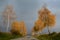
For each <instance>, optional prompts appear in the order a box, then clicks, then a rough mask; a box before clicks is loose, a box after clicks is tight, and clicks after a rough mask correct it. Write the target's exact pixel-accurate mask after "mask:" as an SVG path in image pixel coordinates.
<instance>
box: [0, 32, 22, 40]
mask: <svg viewBox="0 0 60 40" xmlns="http://www.w3.org/2000/svg"><path fill="white" fill-rule="evenodd" d="M19 37H22V35H12V34H11V33H0V40H10V39H14V38H19Z"/></svg>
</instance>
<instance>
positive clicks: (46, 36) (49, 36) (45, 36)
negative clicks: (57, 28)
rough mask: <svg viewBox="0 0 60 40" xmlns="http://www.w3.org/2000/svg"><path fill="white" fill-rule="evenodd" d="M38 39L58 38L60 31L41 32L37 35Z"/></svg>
mask: <svg viewBox="0 0 60 40" xmlns="http://www.w3.org/2000/svg"><path fill="white" fill-rule="evenodd" d="M37 38H38V39H39V40H60V33H56V32H53V33H51V34H43V35H40V36H38V37H37Z"/></svg>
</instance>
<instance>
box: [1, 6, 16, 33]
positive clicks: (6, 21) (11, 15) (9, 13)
mask: <svg viewBox="0 0 60 40" xmlns="http://www.w3.org/2000/svg"><path fill="white" fill-rule="evenodd" d="M2 17H3V25H4V26H5V27H6V32H8V30H9V27H10V25H11V22H12V21H14V20H16V14H15V12H14V11H13V6H12V5H8V6H7V7H6V8H5V10H4V12H3V14H2Z"/></svg>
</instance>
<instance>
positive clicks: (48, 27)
mask: <svg viewBox="0 0 60 40" xmlns="http://www.w3.org/2000/svg"><path fill="white" fill-rule="evenodd" d="M47 29H48V33H49V35H50V30H49V27H48V26H47Z"/></svg>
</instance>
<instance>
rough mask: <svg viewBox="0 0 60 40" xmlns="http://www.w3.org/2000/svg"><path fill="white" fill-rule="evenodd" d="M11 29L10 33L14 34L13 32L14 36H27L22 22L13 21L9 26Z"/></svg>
mask: <svg viewBox="0 0 60 40" xmlns="http://www.w3.org/2000/svg"><path fill="white" fill-rule="evenodd" d="M11 28H12V29H11V33H13V34H15V32H16V34H21V35H22V36H25V35H26V34H27V31H26V27H25V23H24V21H21V22H18V21H14V22H13V23H12V25H11Z"/></svg>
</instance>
